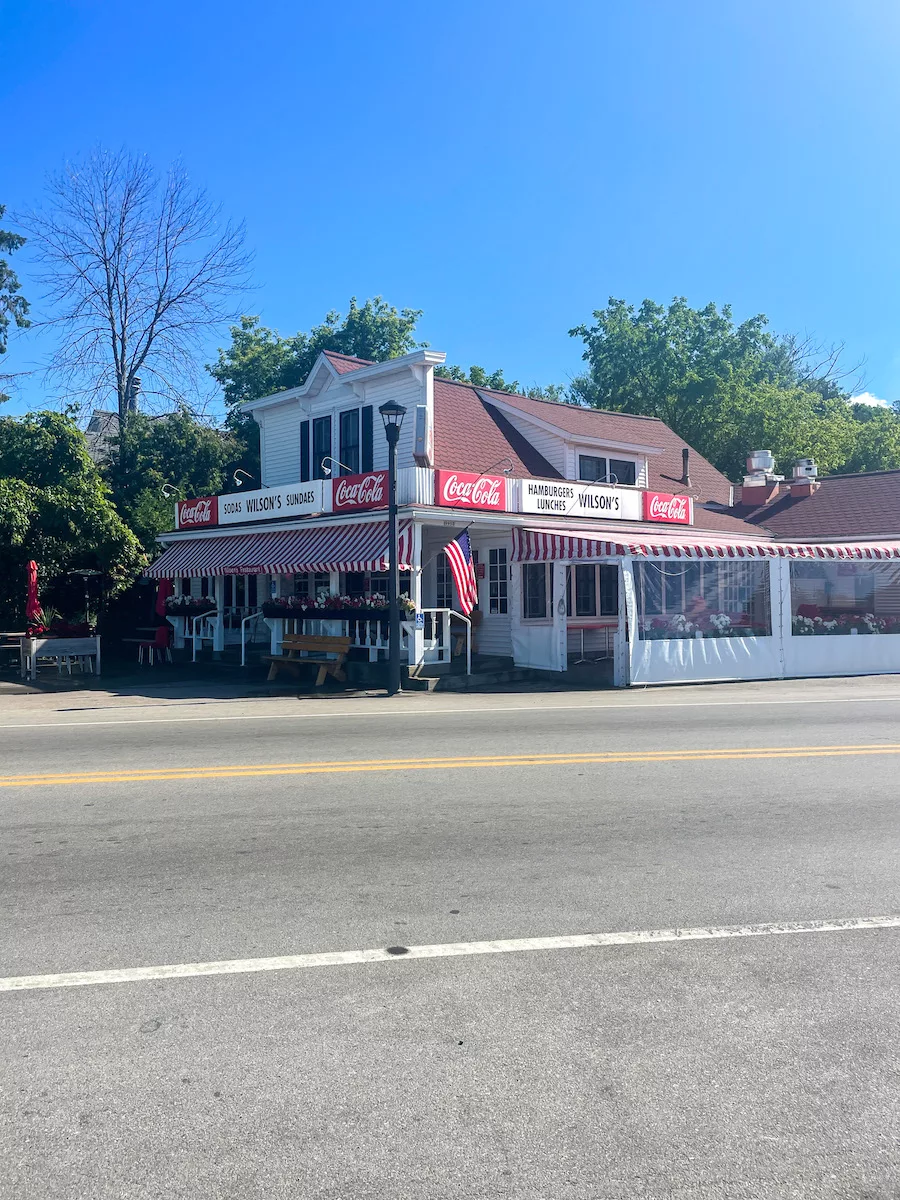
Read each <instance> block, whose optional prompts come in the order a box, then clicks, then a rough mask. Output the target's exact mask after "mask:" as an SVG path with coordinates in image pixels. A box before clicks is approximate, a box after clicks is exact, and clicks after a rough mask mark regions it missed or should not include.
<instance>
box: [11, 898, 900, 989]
mask: <svg viewBox="0 0 900 1200" xmlns="http://www.w3.org/2000/svg"><path fill="white" fill-rule="evenodd" d="M897 928H900V916H888V917H848V918H835V919H834V920H826V921H766V922H763V923H762V924H759V925H708V926H700V927H698V928H695V929H641V930H633V931H630V932H625V933H576V934H571V935H569V936H567V937H536V938H506V939H502V940H499V941H490V942H447V943H443V944H439V945H434V946H409V947H404V948H402V952H401V953H391V951H390V950H388V949H384V948H382V947H378V948H376V949H372V950H336V951H332V952H330V953H325V954H287V955H284V956H282V957H280V958H234V959H228V960H225V961H224V962H201V963H174V964H169V965H166V966H159V967H123V968H120V969H118V970H112V971H65V972H61V973H59V974H56V975H19V976H11V977H8V978H5V979H2V978H0V992H27V991H34V990H36V989H38V988H63V987H87V986H91V985H94V984H103V983H141V982H146V981H148V980H154V979H190V978H193V977H195V976H198V975H250V974H254V973H257V972H260V971H298V970H308V969H310V968H318V967H347V966H355V965H358V964H361V963H381V962H408V961H409V960H410V959H417V958H464V957H468V956H470V955H476V954H518V953H521V952H523V951H526V950H583V949H592V948H597V947H602V946H640V945H649V944H652V943H657V942H697V941H714V940H718V939H721V938H743V937H768V936H772V935H775V934H785V933H792V934H801V933H855V932H858V931H860V930H863V929H897ZM394 949H395V950H397V949H399V948H396V947H395V948H394Z"/></svg>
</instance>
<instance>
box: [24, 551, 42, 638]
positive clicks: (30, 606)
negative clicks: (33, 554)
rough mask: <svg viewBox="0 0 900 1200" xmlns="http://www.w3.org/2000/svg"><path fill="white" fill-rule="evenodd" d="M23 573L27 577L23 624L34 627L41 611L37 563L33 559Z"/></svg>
mask: <svg viewBox="0 0 900 1200" xmlns="http://www.w3.org/2000/svg"><path fill="white" fill-rule="evenodd" d="M25 571H26V574H27V576H28V599H27V600H26V601H25V623H26V625H36V624H37V623H38V616H39V614H40V611H41V602H40V600H39V599H38V586H37V563H36V562H35V561H34V559H32V560H31V562H30V563H28V564H27V565H26V567H25Z"/></svg>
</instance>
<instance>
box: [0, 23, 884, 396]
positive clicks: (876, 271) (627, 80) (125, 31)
mask: <svg viewBox="0 0 900 1200" xmlns="http://www.w3.org/2000/svg"><path fill="white" fill-rule="evenodd" d="M0 10H2V26H3V30H4V37H3V41H4V54H3V57H4V70H3V75H2V85H0V86H2V92H3V101H4V106H3V107H4V114H5V117H6V119H5V121H4V138H3V142H4V145H3V150H2V156H0V202H2V203H5V204H7V205H8V206H9V208H10V209H15V208H17V207H21V206H26V205H28V204H32V203H35V202H37V201H39V200H40V195H41V189H42V185H43V180H44V177H45V175H46V173H47V172H48V171H52V170H54V169H57V168H59V167H60V166H61V165H62V163H63V162H64V161H65V159H66V158H67V157H72V156H76V155H77V154H78V153H79V152H80V151H83V150H85V149H88V148H90V147H91V146H92V145H93V144H94V143H97V142H102V143H104V144H106V145H110V146H113V147H118V146H120V145H123V144H124V145H127V146H128V147H129V148H131V149H134V150H140V151H144V152H146V153H148V154H149V155H150V156H151V158H152V159H153V160H154V161H155V162H157V163H158V164H160V165H161V166H165V165H166V164H168V163H169V162H170V161H171V160H172V159H174V158H176V157H179V156H180V157H182V158H183V160H184V162H185V163H186V165H187V167H188V169H189V170H190V172H191V174H192V176H193V178H194V179H195V180H196V182H197V183H198V184H199V185H202V186H205V187H206V188H208V190H209V192H210V193H211V195H212V196H214V197H215V198H216V199H218V200H220V201H221V202H222V203H223V205H224V207H225V210H226V211H227V212H228V213H229V214H230V215H231V216H233V217H236V218H238V219H243V220H245V221H246V224H247V233H248V240H249V243H250V245H251V246H252V247H253V248H254V249H255V251H256V256H257V257H256V266H255V276H256V282H257V287H256V290H255V291H254V292H253V293H252V295H250V296H249V297H247V298H246V300H245V302H244V308H245V309H246V310H247V311H249V312H258V313H260V314H261V315H262V317H263V320H264V321H265V322H266V323H267V324H269V325H272V326H274V327H276V328H278V329H279V330H281V331H282V332H283V333H292V332H295V331H296V330H298V329H306V328H308V327H309V326H310V325H311V324H313V323H315V322H317V321H318V320H320V319H321V317H322V316H323V315H324V313H325V312H326V311H327V310H328V309H331V308H337V309H341V310H344V309H345V308H346V304H347V300H348V298H349V297H350V296H351V295H352V294H356V295H357V296H358V297H360V298H361V299H362V298H364V297H366V296H371V295H375V294H378V293H380V294H382V295H384V296H385V298H386V299H388V300H389V301H391V302H392V303H393V304H396V305H397V306H398V307H402V306H411V307H416V308H422V309H424V310H425V316H424V318H423V320H422V323H421V325H420V334H421V336H422V337H423V338H427V339H428V341H429V342H430V343H431V344H432V345H433V346H435V347H437V348H438V349H442V350H446V351H447V354H448V359H449V361H451V362H458V363H462V364H464V365H466V366H467V365H469V364H470V363H473V362H477V363H479V364H480V365H483V366H485V367H487V368H488V369H493V368H495V367H502V368H503V369H504V370H505V372H506V374H507V377H508V378H510V377H512V378H517V379H519V380H521V381H522V382H523V383H532V382H537V383H548V382H553V381H555V382H565V381H566V379H568V378H569V377H571V376H572V375H573V374H575V373H576V372H577V371H578V369H579V365H580V343H579V342H576V341H575V340H573V339H570V338H569V337H568V336H567V330H568V329H569V328H570V327H571V326H572V325H574V324H577V323H579V322H581V321H584V320H586V319H589V318H590V314H591V312H592V310H593V309H595V308H598V307H601V306H602V305H604V304H605V303H606V300H607V298H608V297H609V296H610V295H614V296H618V297H624V298H625V299H627V300H629V301H631V302H634V303H639V302H640V300H641V299H643V298H644V297H645V296H650V297H652V298H654V299H657V300H660V301H666V300H668V299H669V298H671V297H672V296H673V295H676V294H678V295H685V296H687V298H688V299H689V301H690V302H691V303H693V304H698V305H699V304H703V303H705V302H707V301H708V300H715V301H717V302H719V303H722V302H730V303H731V304H732V305H733V308H734V311H735V315H736V316H737V317H738V318H744V317H746V316H750V315H752V314H754V313H756V312H765V313H766V314H767V315H768V316H769V318H770V321H771V324H772V327H773V328H774V329H775V330H777V331H796V332H800V333H804V332H806V333H810V334H813V335H815V336H816V337H817V338H819V339H821V340H822V341H825V342H835V341H844V342H846V347H847V349H846V360H847V362H848V364H852V363H853V362H855V361H857V360H859V359H865V360H866V363H865V367H864V373H865V386H866V388H867V389H868V391H869V392H871V393H872V394H874V395H877V396H880V397H885V398H887V399H889V400H894V399H898V398H900V270H898V266H900V263H898V258H900V240H898V232H900V229H898V226H900V205H898V200H897V197H898V171H900V166H898V164H900V153H898V151H900V146H898V142H900V120H898V116H900V73H898V72H897V70H896V63H897V61H898V52H900V6H898V5H897V4H896V3H895V2H894V0H865V2H864V3H858V4H854V3H848V2H847V0H839V2H835V0H809V2H807V0H778V2H772V0H753V3H746V0H737V2H735V0H711V2H706V0H685V2H684V3H680V4H675V3H670V2H669V0H652V2H648V0H628V2H627V3H626V2H622V0H618V2H615V0H584V2H582V0H571V2H568V0H558V2H557V3H554V4H549V3H547V2H546V0H517V2H516V3H515V4H513V3H512V2H511V0H507V2H503V3H501V2H499V0H477V2H470V0H453V2H452V3H451V2H449V0H436V2H432V3H428V4H422V3H419V4H414V3H390V4H389V3H381V4H373V3H371V0H365V2H359V0H345V2H344V3H342V4H340V5H330V4H329V5H326V4H322V3H315V4H313V3H309V2H305V0H299V2H298V0H293V2H288V0H276V2H270V0H259V2H258V3H256V4H254V5H247V4H240V5H238V4H235V3H233V2H232V0H219V2H217V3H211V2H210V0H191V2H190V3H184V2H183V0H182V2H181V3H177V4H176V3H171V2H170V0H157V2H156V3H154V4H153V5H139V4H130V5H123V4H118V3H116V4H113V3H105V2H100V0H97V2H91V0H18V2H17V3H13V2H12V0H0ZM7 223H8V221H7ZM17 260H18V261H17V266H18V269H19V273H20V275H21V277H22V279H23V284H24V287H25V290H26V292H27V294H28V295H29V296H30V298H31V299H32V300H34V301H35V305H34V307H35V311H36V315H39V313H40V303H39V296H37V295H35V289H34V288H33V287H32V286H30V267H29V263H28V260H27V257H26V252H23V253H22V254H20V255H19V256H17ZM224 340H225V339H224V338H217V339H213V341H212V343H211V345H210V357H213V356H214V350H215V346H216V345H217V344H221V343H222V342H223V341H224ZM45 352H46V347H45V345H44V344H43V342H42V339H41V337H40V336H39V335H35V334H29V335H27V336H26V337H24V338H19V339H17V340H16V341H15V344H14V346H13V348H12V350H11V352H10V354H8V355H7V356H6V360H5V362H4V365H3V369H4V370H26V369H31V368H34V367H35V366H36V365H38V364H39V363H40V362H41V360H42V358H43V356H44V354H45ZM51 399H52V393H49V392H47V391H45V390H44V387H43V384H42V383H41V381H40V377H39V376H38V375H37V374H35V375H32V376H30V377H29V378H28V379H27V380H26V381H25V382H24V384H23V386H22V388H21V389H20V393H19V395H18V396H17V398H16V400H15V401H14V403H13V406H12V411H21V410H23V409H24V408H25V407H27V406H32V407H35V406H40V405H41V404H43V403H46V402H47V401H48V400H51ZM6 411H7V412H9V411H11V410H10V408H9V407H7V410H6Z"/></svg>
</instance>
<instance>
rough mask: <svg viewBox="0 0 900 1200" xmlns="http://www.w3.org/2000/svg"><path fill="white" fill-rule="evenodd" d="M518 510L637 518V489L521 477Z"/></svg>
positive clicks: (639, 499) (638, 494)
mask: <svg viewBox="0 0 900 1200" xmlns="http://www.w3.org/2000/svg"><path fill="white" fill-rule="evenodd" d="M521 482H522V492H521V496H522V500H521V511H522V512H526V513H539V514H540V515H541V516H543V517H602V518H603V519H604V520H606V521H610V520H611V521H640V520H641V519H642V518H641V493H640V492H639V491H632V490H630V489H628V488H617V487H607V486H605V485H603V484H598V483H577V482H576V481H575V480H571V479H561V480H559V481H556V480H551V479H523V480H522V481H521Z"/></svg>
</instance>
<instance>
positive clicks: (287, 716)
mask: <svg viewBox="0 0 900 1200" xmlns="http://www.w3.org/2000/svg"><path fill="white" fill-rule="evenodd" d="M898 703H900V696H849V697H842V696H831V697H828V698H826V699H821V700H815V699H804V700H687V701H684V702H681V701H675V700H671V701H670V700H664V701H661V702H659V703H655V702H648V703H647V704H535V705H527V706H526V705H509V706H502V707H497V708H488V707H487V706H484V707H482V706H480V705H476V706H475V707H473V708H430V709H426V708H390V709H389V708H382V709H380V710H379V711H378V712H348V711H347V710H346V709H341V710H340V711H338V712H321V713H244V714H241V715H230V714H223V715H216V716H209V717H139V718H137V719H136V720H133V721H129V720H128V719H127V718H122V719H120V720H115V721H87V720H86V721H40V722H33V723H32V722H29V723H28V724H24V723H23V724H19V725H3V726H0V734H2V733H20V732H22V731H23V730H28V729H64V728H66V727H67V726H73V727H75V728H78V729H84V728H91V729H93V728H94V727H95V726H99V725H187V724H189V723H191V722H196V721H316V720H326V721H334V720H337V719H338V718H339V717H348V718H351V719H353V720H362V719H363V718H365V717H388V718H392V717H398V716H402V717H441V716H443V717H447V716H462V717H476V716H479V715H481V714H484V715H486V716H488V717H492V716H493V715H494V714H495V713H527V714H531V713H534V714H535V715H536V716H537V715H541V714H543V713H545V712H548V711H555V712H578V711H581V710H584V709H596V711H597V712H602V713H607V714H609V713H612V714H615V713H618V712H623V711H626V710H629V709H638V710H640V711H642V712H646V710H647V709H649V708H773V707H775V706H777V705H804V704H898Z"/></svg>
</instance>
